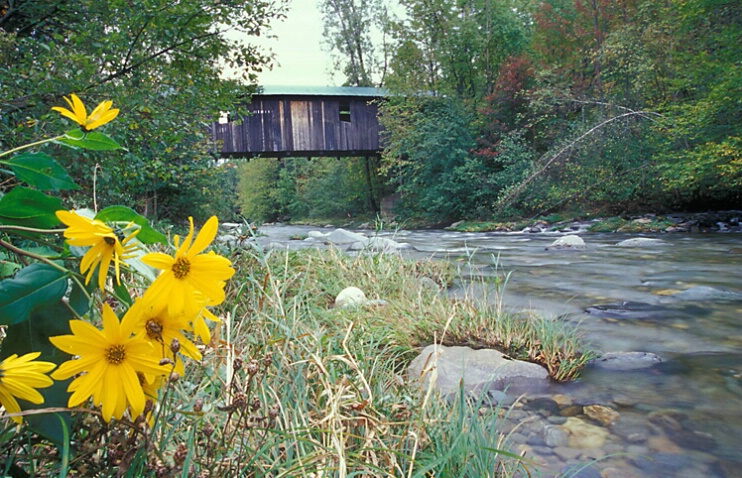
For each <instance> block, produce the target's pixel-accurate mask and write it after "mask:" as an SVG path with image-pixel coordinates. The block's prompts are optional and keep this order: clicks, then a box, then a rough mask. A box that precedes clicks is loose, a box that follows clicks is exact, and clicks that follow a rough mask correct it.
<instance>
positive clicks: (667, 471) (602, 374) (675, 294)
mask: <svg viewBox="0 0 742 478" xmlns="http://www.w3.org/2000/svg"><path fill="white" fill-rule="evenodd" d="M640 224H641V223H640ZM586 225H587V223H585V224H583V225H581V226H580V227H584V226H586ZM317 229H319V230H317ZM317 229H315V228H310V227H297V226H273V227H271V226H268V227H265V228H264V229H263V232H264V233H265V237H261V238H259V239H260V242H261V244H265V245H266V246H268V245H270V247H269V248H268V249H270V250H272V251H273V253H275V254H279V255H282V250H283V249H285V248H291V249H295V248H296V249H298V248H315V247H327V246H326V245H325V241H323V240H322V239H321V238H319V236H318V234H321V235H322V236H325V235H326V234H327V233H329V232H330V231H331V230H332V229H329V228H328V229H326V228H317ZM584 230H586V229H584ZM321 231H324V232H321ZM333 232H335V231H333ZM359 232H365V234H367V235H368V236H373V237H376V235H377V234H378V236H379V238H380V239H393V240H394V241H396V242H398V243H400V244H404V245H405V247H402V248H400V251H399V252H400V253H401V254H402V255H404V256H405V257H412V258H419V259H425V258H435V259H440V260H442V261H445V262H447V263H452V264H453V265H454V266H455V267H456V268H457V269H458V270H459V273H461V274H462V275H463V276H464V281H465V284H459V285H467V286H471V285H472V284H475V285H476V284H482V291H481V292H482V294H485V293H487V291H491V288H490V286H492V285H493V284H495V283H496V282H497V281H498V280H502V279H503V278H506V277H507V279H508V280H507V288H506V289H507V290H506V291H505V294H503V295H502V296H504V303H505V306H506V307H515V308H518V309H528V310H536V311H542V312H543V311H546V312H547V313H548V314H549V315H550V316H561V317H567V318H568V320H570V321H573V322H574V323H579V327H580V330H581V331H582V332H583V333H585V338H586V339H587V340H588V341H589V342H591V343H592V344H593V345H594V346H595V349H596V350H600V351H602V352H607V353H612V354H615V353H618V354H620V355H619V356H621V354H622V353H623V354H625V353H626V352H629V354H628V355H625V356H626V357H627V358H629V359H631V358H632V357H633V358H637V359H641V360H638V362H639V363H637V362H634V361H633V359H632V360H629V362H630V363H629V364H628V365H630V367H631V369H630V370H629V369H624V370H613V369H611V370H604V369H592V370H591V369H588V370H587V373H586V374H585V376H584V378H583V379H582V380H579V381H577V382H571V383H568V384H558V388H556V389H554V390H551V391H550V392H549V393H546V394H545V395H538V394H536V395H535V396H526V397H524V398H523V399H522V400H521V402H519V403H516V404H514V405H513V406H511V407H510V408H509V409H505V410H504V411H503V415H506V416H507V420H506V421H503V422H502V423H500V425H502V426H503V427H504V428H498V430H503V431H507V432H506V433H505V434H506V435H507V437H508V441H507V443H509V445H510V448H509V449H510V450H515V451H516V452H518V453H521V452H525V453H526V457H530V459H531V460H533V462H536V463H539V464H540V465H542V466H540V467H539V470H540V471H541V472H542V475H541V476H547V477H553V476H562V473H564V471H565V470H566V469H569V468H571V469H572V470H573V471H574V470H575V469H577V468H581V466H582V465H584V464H587V463H590V462H592V461H593V460H594V459H598V460H599V461H598V462H597V463H595V464H593V465H591V466H590V467H589V468H592V469H591V470H590V471H588V470H587V469H585V470H584V471H583V473H582V474H579V475H576V476H600V473H601V471H599V470H602V472H604V473H605V476H608V477H610V478H617V477H618V478H624V477H634V476H646V477H660V476H662V477H664V476H678V477H680V476H682V477H695V476H707V477H714V478H729V477H731V476H736V475H735V474H734V471H735V470H737V469H738V468H739V466H741V465H742V456H740V454H739V450H738V447H737V445H736V444H737V443H739V441H740V440H742V435H740V431H741V430H742V426H740V422H739V417H738V410H739V407H740V406H742V402H741V400H742V398H741V397H742V392H740V390H742V388H740V387H741V386H742V382H740V380H742V378H740V377H741V376H742V375H741V374H740V371H741V370H742V355H740V354H739V352H738V351H739V350H740V347H742V336H740V334H739V326H738V315H739V312H738V308H739V304H740V302H739V300H740V299H739V297H740V294H741V293H742V275H740V274H742V272H740V271H742V269H741V268H740V266H742V263H740V257H741V256H740V255H739V252H738V251H740V250H742V247H741V246H742V244H740V241H742V236H740V235H738V234H726V233H695V232H694V233H677V234H668V233H664V232H658V233H621V232H619V233H613V232H611V233H600V232H592V233H586V234H580V236H581V237H583V238H584V242H585V245H584V247H573V248H562V249H560V248H553V247H550V245H551V244H552V243H553V242H555V239H560V238H561V237H563V236H566V235H567V234H566V233H565V232H559V231H556V232H552V231H544V233H543V234H537V233H520V232H519V233H472V232H453V231H451V230H440V229H437V230H398V231H391V230H383V231H378V232H371V231H359ZM315 236H317V238H315ZM292 237H294V238H295V237H307V240H296V239H293V240H292V239H291V238H292ZM573 237H574V236H573ZM639 237H643V238H646V240H649V241H652V240H653V242H651V243H650V242H647V241H646V240H642V241H636V239H638V238H639ZM660 238H661V239H660ZM309 239H311V240H309ZM657 239H660V240H659V241H658V240H657ZM625 241H632V242H631V244H632V245H633V247H627V246H620V245H619V244H622V243H625ZM642 243H644V244H645V245H644V246H641V244H642ZM357 253H358V252H357V251H356V252H354V251H349V252H348V254H357ZM509 272H512V275H506V274H507V273H509ZM461 290H462V289H461V288H460V287H457V286H454V287H453V288H452V289H450V290H449V292H459V291H461ZM490 296H491V294H490ZM480 297H485V296H480ZM413 313H415V311H414V309H413ZM420 315H421V316H424V314H423V313H422V311H420ZM456 361H458V360H456V359H455V360H454V362H456ZM639 365H641V366H642V367H643V368H638V367H639ZM634 367H637V368H634ZM496 396H497V394H495V395H493V396H492V397H493V398H495V397H496ZM519 404H520V405H519ZM521 405H522V406H521ZM596 406H597V407H596ZM596 408H597V409H599V410H601V411H603V412H605V413H606V415H605V416H604V417H603V418H601V419H599V420H598V419H596V418H594V416H593V412H595V411H596ZM611 410H612V411H613V412H616V413H617V414H618V416H616V415H615V414H613V413H612V412H611ZM600 420H602V422H601V421H600ZM614 420H615V421H614ZM505 423H509V425H506V424H505ZM476 424H477V425H481V424H480V423H478V422H477V423H476ZM510 426H512V427H515V430H511V429H510V428H509V427H510ZM587 437H589V438H587ZM583 438H584V439H583ZM573 467H577V468H573ZM531 471H533V469H531ZM585 473H587V474H585ZM524 476H525V475H524ZM534 476H539V475H538V474H535V475H534ZM564 476H572V475H570V474H569V473H565V474H564Z"/></svg>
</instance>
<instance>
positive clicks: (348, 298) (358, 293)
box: [335, 286, 368, 307]
mask: <svg viewBox="0 0 742 478" xmlns="http://www.w3.org/2000/svg"><path fill="white" fill-rule="evenodd" d="M366 302H368V299H367V298H366V294H364V293H363V291H362V290H361V289H359V288H358V287H352V286H351V287H346V288H345V289H343V290H341V291H340V293H339V294H338V295H337V297H335V307H351V306H356V305H363V304H365V303H366Z"/></svg>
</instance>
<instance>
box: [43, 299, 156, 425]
mask: <svg viewBox="0 0 742 478" xmlns="http://www.w3.org/2000/svg"><path fill="white" fill-rule="evenodd" d="M136 325H137V324H136V322H135V321H134V320H133V315H125V316H124V318H123V320H122V321H121V322H119V319H118V317H116V314H115V313H114V312H113V310H112V309H111V307H110V306H109V305H108V304H103V330H102V331H101V330H98V329H97V328H95V327H94V326H93V325H91V324H89V323H88V322H85V321H82V320H71V321H70V329H71V330H72V335H60V336H57V337H50V338H49V340H50V341H51V343H52V344H54V346H56V347H57V348H59V349H60V350H62V351H64V352H67V353H68V354H72V355H77V356H78V358H77V359H73V360H68V361H67V362H64V363H63V364H62V365H60V366H59V368H58V369H57V370H56V371H55V372H54V373H53V374H52V378H54V379H55V380H64V379H66V378H69V377H72V376H74V375H77V374H80V373H83V372H85V373H84V374H83V375H80V376H79V377H77V378H76V379H75V380H73V381H72V383H70V386H69V387H67V390H68V391H69V392H72V395H70V399H69V402H68V405H69V406H70V407H75V406H77V405H80V404H81V403H83V402H84V401H85V400H87V399H88V398H89V397H93V404H94V405H95V406H98V405H102V410H101V411H102V413H103V419H104V420H105V421H107V422H108V421H110V420H111V417H115V418H116V419H121V417H122V416H123V415H124V412H125V411H126V408H127V407H130V408H131V416H132V417H138V416H139V415H141V414H142V412H143V411H144V405H145V395H144V391H143V390H142V385H141V383H140V381H139V376H138V374H137V372H140V373H142V374H144V375H145V376H147V375H150V376H156V375H165V374H167V373H168V372H169V370H168V368H167V367H164V366H161V365H159V361H160V359H159V354H158V353H157V351H156V350H154V349H153V348H152V345H150V344H149V343H148V342H147V341H146V340H144V338H142V337H141V336H132V334H133V333H134V332H135V330H136Z"/></svg>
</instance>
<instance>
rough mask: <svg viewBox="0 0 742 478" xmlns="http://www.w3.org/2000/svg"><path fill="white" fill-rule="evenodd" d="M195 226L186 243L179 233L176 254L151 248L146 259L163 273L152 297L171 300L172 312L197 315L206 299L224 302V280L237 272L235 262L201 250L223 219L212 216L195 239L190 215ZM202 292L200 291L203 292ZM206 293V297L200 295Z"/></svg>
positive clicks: (160, 300)
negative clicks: (168, 253)
mask: <svg viewBox="0 0 742 478" xmlns="http://www.w3.org/2000/svg"><path fill="white" fill-rule="evenodd" d="M188 219H189V221H190V223H191V230H190V232H189V233H188V236H187V237H186V238H185V240H184V241H183V243H182V244H180V238H179V237H178V236H175V247H176V249H177V250H176V251H175V254H174V256H173V257H170V256H169V255H167V254H163V253H161V252H151V253H149V254H146V255H145V256H143V257H142V261H143V262H144V263H145V264H148V265H150V266H152V267H154V268H156V269H162V273H161V274H160V275H159V276H158V277H157V279H155V281H154V282H153V283H152V285H151V286H150V288H149V290H148V291H147V294H148V295H149V297H150V300H153V301H156V302H158V303H159V304H167V308H168V313H169V314H170V315H172V316H178V315H185V316H186V317H188V318H194V317H196V316H197V315H198V314H199V313H200V312H201V309H202V308H203V304H204V302H203V300H205V301H206V302H208V303H209V304H211V305H218V304H221V303H222V302H224V284H225V281H226V280H227V279H229V278H230V277H232V275H234V269H232V267H231V266H232V263H231V262H230V261H229V260H228V259H227V258H225V257H222V256H220V255H217V254H215V253H214V252H213V251H211V252H209V253H207V254H201V252H203V250H204V249H206V247H208V246H209V244H211V242H212V241H213V240H214V238H215V237H216V232H217V228H218V227H219V221H218V220H217V218H216V216H212V217H211V218H209V220H208V221H206V224H204V227H203V228H202V229H201V231H200V232H199V233H198V236H196V239H195V240H193V241H192V239H193V218H188ZM199 294H200V295H199ZM200 297H203V299H200Z"/></svg>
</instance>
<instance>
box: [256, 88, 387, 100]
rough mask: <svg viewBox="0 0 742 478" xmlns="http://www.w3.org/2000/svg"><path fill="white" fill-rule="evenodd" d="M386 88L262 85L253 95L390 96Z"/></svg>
mask: <svg viewBox="0 0 742 478" xmlns="http://www.w3.org/2000/svg"><path fill="white" fill-rule="evenodd" d="M388 94H389V91H388V90H386V89H385V88H373V87H362V86H270V85H266V86H261V87H259V89H258V91H257V92H256V93H254V94H253V96H257V95H260V96H299V95H300V96H361V97H374V98H381V97H384V96H388Z"/></svg>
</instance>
